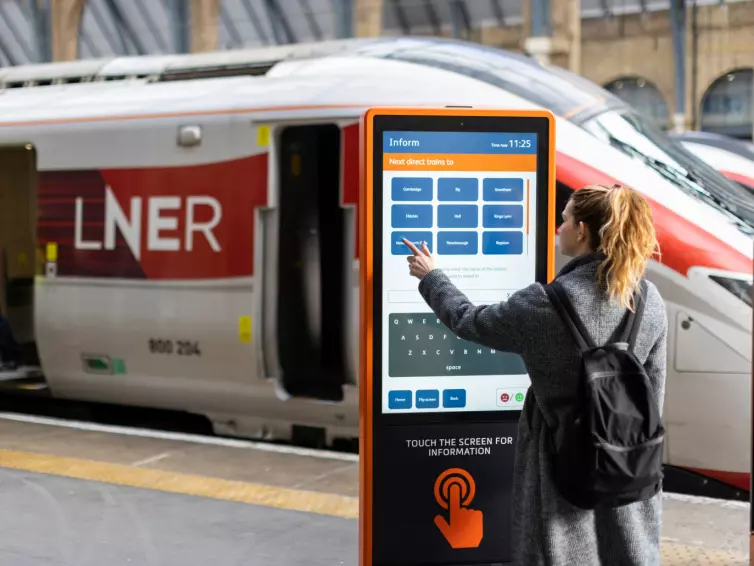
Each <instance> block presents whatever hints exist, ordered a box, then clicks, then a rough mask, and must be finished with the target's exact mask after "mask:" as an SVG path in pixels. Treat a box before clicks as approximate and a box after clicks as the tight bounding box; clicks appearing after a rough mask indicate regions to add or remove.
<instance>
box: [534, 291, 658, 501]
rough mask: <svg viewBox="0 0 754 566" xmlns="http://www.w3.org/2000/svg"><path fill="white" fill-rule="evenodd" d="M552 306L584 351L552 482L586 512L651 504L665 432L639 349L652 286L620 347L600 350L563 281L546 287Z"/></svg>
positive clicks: (631, 316) (627, 326)
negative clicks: (574, 404)
mask: <svg viewBox="0 0 754 566" xmlns="http://www.w3.org/2000/svg"><path fill="white" fill-rule="evenodd" d="M545 291H546V292H547V295H548V297H549V298H550V301H551V302H552V303H553V305H554V306H555V308H556V309H557V311H558V313H559V314H560V317H561V318H562V319H563V322H564V323H565V325H566V327H567V328H568V329H569V330H570V332H571V334H572V335H573V337H574V339H575V340H576V343H577V344H578V345H579V348H580V350H581V357H582V370H581V371H582V381H581V383H580V384H579V394H578V406H577V410H576V412H575V414H574V416H573V420H572V421H569V422H568V424H566V425H565V430H564V433H565V434H564V439H563V446H562V448H561V449H560V450H559V451H555V450H554V449H553V452H554V453H553V455H552V459H551V462H552V465H553V466H552V467H553V474H552V475H553V477H552V479H553V481H554V483H555V485H556V486H557V488H558V490H559V491H560V493H561V494H562V495H563V497H564V498H565V499H566V500H567V501H569V502H570V503H571V504H573V505H575V506H576V507H580V508H582V509H596V508H604V507H620V506H622V505H627V504H629V503H633V502H636V501H643V500H646V499H649V498H651V497H652V496H654V495H655V494H657V493H658V492H659V491H660V488H661V486H662V478H663V473H662V452H663V441H664V438H665V429H664V428H663V426H662V422H661V418H660V411H659V409H658V406H657V402H656V400H655V395H654V391H653V389H652V385H651V383H650V381H649V378H648V376H647V374H646V372H645V371H644V366H643V365H642V364H641V362H639V360H638V359H637V358H636V356H635V355H634V351H633V350H634V344H635V343H636V336H637V334H638V332H639V326H640V324H641V318H642V315H643V313H644V303H645V300H646V293H647V284H646V282H645V281H644V280H643V279H642V281H641V293H640V294H637V296H636V297H635V298H636V300H635V302H634V305H635V307H634V308H635V311H636V312H633V311H631V310H628V315H627V319H626V321H625V326H624V329H623V332H622V335H621V337H620V340H619V341H618V342H614V343H608V344H606V345H604V346H597V345H596V344H595V343H594V341H593V339H592V337H591V336H590V335H589V332H587V330H586V328H585V327H584V324H583V323H582V321H581V319H580V318H579V315H578V314H577V313H576V311H575V310H574V308H573V305H572V304H571V301H570V300H569V299H568V295H567V294H566V293H565V290H564V289H563V287H562V286H561V285H560V283H558V282H557V281H553V282H552V283H551V284H550V285H545Z"/></svg>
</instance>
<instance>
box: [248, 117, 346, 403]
mask: <svg viewBox="0 0 754 566" xmlns="http://www.w3.org/2000/svg"><path fill="white" fill-rule="evenodd" d="M273 138H274V141H273V143H274V145H275V150H274V153H273V155H274V156H275V158H274V159H273V161H272V163H271V165H272V164H274V165H272V166H273V167H275V168H276V170H275V174H273V176H272V178H273V179H274V180H275V181H276V182H275V181H273V185H275V187H276V198H275V199H274V203H275V204H273V205H272V206H273V207H274V210H273V211H272V215H271V216H270V215H269V213H268V219H267V220H266V222H265V224H266V228H265V240H266V241H265V262H264V269H265V281H264V287H265V290H264V299H263V302H264V304H263V307H262V308H263V309H264V310H265V325H264V326H265V352H266V353H265V360H267V361H266V364H265V365H266V366H267V368H268V371H269V370H272V371H273V372H274V373H276V374H277V377H278V379H279V381H280V383H281V385H282V387H283V389H284V390H285V391H286V393H287V394H289V395H291V396H294V397H306V398H311V399H317V400H326V401H341V400H342V399H343V385H344V384H345V383H346V382H347V379H346V375H347V373H348V371H347V362H346V352H345V348H344V346H343V345H344V342H345V340H346V332H347V329H348V324H347V312H348V309H347V298H348V292H347V291H350V289H349V288H347V281H348V280H349V274H350V269H352V262H353V252H352V248H351V249H350V250H348V249H347V247H346V244H345V241H346V238H345V233H346V224H347V223H346V218H347V214H346V211H345V209H344V208H343V207H342V206H341V198H340V196H341V195H340V181H341V130H340V127H339V126H338V125H337V124H334V123H329V124H307V125H290V126H288V125H281V126H279V127H277V128H276V134H275V135H274V136H273ZM349 251H350V252H351V253H350V254H349V253H347V252H349Z"/></svg>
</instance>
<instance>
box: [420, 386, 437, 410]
mask: <svg viewBox="0 0 754 566" xmlns="http://www.w3.org/2000/svg"><path fill="white" fill-rule="evenodd" d="M439 406H440V392H439V391H437V390H436V389H435V390H434V391H432V390H429V391H417V392H416V408H417V409H437V408H438V407H439Z"/></svg>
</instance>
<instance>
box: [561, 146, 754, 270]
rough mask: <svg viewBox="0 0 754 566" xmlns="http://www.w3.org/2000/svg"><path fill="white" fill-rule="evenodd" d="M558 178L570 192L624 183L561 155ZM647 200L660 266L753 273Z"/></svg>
mask: <svg viewBox="0 0 754 566" xmlns="http://www.w3.org/2000/svg"><path fill="white" fill-rule="evenodd" d="M557 178H558V181H560V182H561V183H564V184H565V185H568V186H569V187H570V188H581V187H583V186H585V185H589V184H595V183H599V184H604V185H608V186H610V185H612V184H614V183H622V181H620V179H616V178H614V177H611V176H610V175H607V174H605V173H604V172H602V171H600V170H598V169H595V168H594V167H591V166H589V165H586V164H585V163H582V162H580V161H577V160H576V159H573V158H572V157H570V156H568V155H565V154H563V153H560V152H558V155H557ZM637 188H638V187H637ZM645 198H646V199H647V202H648V203H649V206H650V207H651V208H652V215H653V217H654V223H655V230H656V232H657V240H658V241H659V243H660V250H661V252H662V260H661V263H663V264H664V265H667V266H668V267H670V268H672V269H674V270H675V271H677V272H679V273H681V274H682V275H686V274H687V273H688V271H689V269H690V268H691V267H694V266H699V267H710V268H715V269H726V270H729V271H739V272H744V273H750V272H751V270H752V265H753V262H752V260H751V259H749V258H748V257H746V256H745V255H744V254H742V253H741V252H739V251H737V250H736V249H734V248H733V247H731V246H730V245H728V244H726V243H725V242H723V241H721V240H719V239H718V238H716V237H715V236H713V235H712V234H710V233H709V232H706V231H705V230H703V229H702V228H700V227H699V226H697V225H696V224H694V223H693V222H691V221H689V220H687V219H686V218H683V217H682V216H680V215H679V214H677V213H676V212H674V211H673V210H671V209H669V208H666V207H665V206H663V205H661V204H660V203H658V202H656V201H654V200H652V199H651V198H649V197H646V196H645Z"/></svg>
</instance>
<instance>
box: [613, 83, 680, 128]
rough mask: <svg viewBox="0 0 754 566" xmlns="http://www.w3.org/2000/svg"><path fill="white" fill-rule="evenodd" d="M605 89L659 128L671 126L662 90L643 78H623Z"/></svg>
mask: <svg viewBox="0 0 754 566" xmlns="http://www.w3.org/2000/svg"><path fill="white" fill-rule="evenodd" d="M605 89H607V90H609V91H610V92H612V93H613V94H614V95H615V96H618V97H619V98H622V99H623V100H625V101H626V102H627V103H628V104H630V105H631V106H633V107H634V108H635V109H636V110H637V111H638V112H639V113H640V114H643V115H644V116H646V117H647V118H648V119H650V120H652V121H653V122H654V123H655V124H656V125H657V127H659V128H661V129H663V130H667V129H668V127H669V126H670V115H669V113H668V105H667V103H666V102H665V99H664V98H663V96H662V94H661V93H660V90H659V89H658V88H657V87H656V86H655V85H654V84H652V83H651V82H649V81H648V80H646V79H643V78H641V77H622V78H620V79H616V80H614V81H613V82H611V83H608V84H606V85H605Z"/></svg>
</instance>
